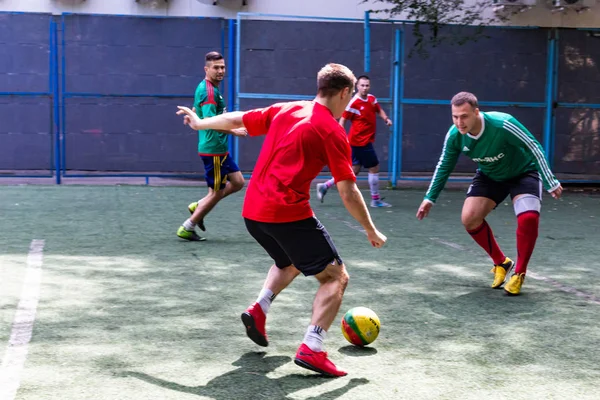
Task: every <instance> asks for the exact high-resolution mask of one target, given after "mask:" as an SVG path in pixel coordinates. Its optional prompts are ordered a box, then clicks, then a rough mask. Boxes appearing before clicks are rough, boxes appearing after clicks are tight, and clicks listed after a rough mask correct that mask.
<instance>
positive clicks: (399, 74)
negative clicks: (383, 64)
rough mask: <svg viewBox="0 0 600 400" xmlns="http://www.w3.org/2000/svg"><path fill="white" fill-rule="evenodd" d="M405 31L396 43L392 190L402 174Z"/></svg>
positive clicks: (396, 39)
mask: <svg viewBox="0 0 600 400" xmlns="http://www.w3.org/2000/svg"><path fill="white" fill-rule="evenodd" d="M402 40H403V31H402V30H401V29H396V34H395V43H394V60H395V61H394V97H393V99H392V104H393V115H394V121H393V123H394V125H393V126H394V128H393V136H394V141H393V144H394V145H393V147H392V182H391V186H392V188H395V187H396V184H397V182H398V177H399V176H400V175H401V174H402V96H403V95H404V88H403V84H404V73H403V70H404V68H403V66H404V51H403V48H404V46H402Z"/></svg>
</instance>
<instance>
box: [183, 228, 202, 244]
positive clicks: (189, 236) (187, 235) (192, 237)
mask: <svg viewBox="0 0 600 400" xmlns="http://www.w3.org/2000/svg"><path fill="white" fill-rule="evenodd" d="M177 236H179V237H180V238H182V239H185V240H189V241H190V242H203V241H205V240H206V238H205V237H202V236H200V235H198V234H197V233H196V232H195V231H188V230H187V229H185V228H184V227H183V225H181V226H180V227H179V229H177Z"/></svg>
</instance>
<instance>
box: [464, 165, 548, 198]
mask: <svg viewBox="0 0 600 400" xmlns="http://www.w3.org/2000/svg"><path fill="white" fill-rule="evenodd" d="M520 194H531V195H534V196H535V197H537V198H538V199H540V200H542V181H541V179H540V175H539V174H538V173H537V171H530V172H526V173H524V174H523V175H519V176H517V177H516V178H513V179H510V180H508V181H495V180H493V179H491V178H490V177H488V176H487V175H484V174H483V173H482V172H481V171H480V170H477V172H476V173H475V176H474V177H473V183H472V184H471V186H469V190H468V191H467V197H487V198H488V199H491V200H493V201H494V202H495V203H496V205H498V204H500V203H502V202H503V201H504V199H505V198H506V197H507V196H508V195H510V198H511V199H514V198H515V196H518V195H520Z"/></svg>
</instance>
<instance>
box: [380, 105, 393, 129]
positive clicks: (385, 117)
mask: <svg viewBox="0 0 600 400" xmlns="http://www.w3.org/2000/svg"><path fill="white" fill-rule="evenodd" d="M379 116H380V117H381V119H382V120H383V121H384V122H385V124H386V125H387V126H392V120H391V119H389V118H388V116H387V114H386V113H385V111H383V108H381V107H379Z"/></svg>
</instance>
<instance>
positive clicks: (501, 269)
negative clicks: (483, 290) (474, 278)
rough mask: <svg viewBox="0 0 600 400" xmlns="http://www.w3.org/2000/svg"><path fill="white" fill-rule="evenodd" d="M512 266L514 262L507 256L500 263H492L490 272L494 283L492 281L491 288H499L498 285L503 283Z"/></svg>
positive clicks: (500, 285)
mask: <svg viewBox="0 0 600 400" xmlns="http://www.w3.org/2000/svg"><path fill="white" fill-rule="evenodd" d="M514 266H515V262H514V261H513V260H511V259H510V258H508V257H506V259H505V260H504V262H503V263H502V264H500V265H494V267H493V268H492V270H491V271H490V272H491V273H492V274H494V283H492V288H494V289H500V287H502V285H504V281H505V280H506V275H508V274H509V273H510V271H512V269H513V268H514Z"/></svg>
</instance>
